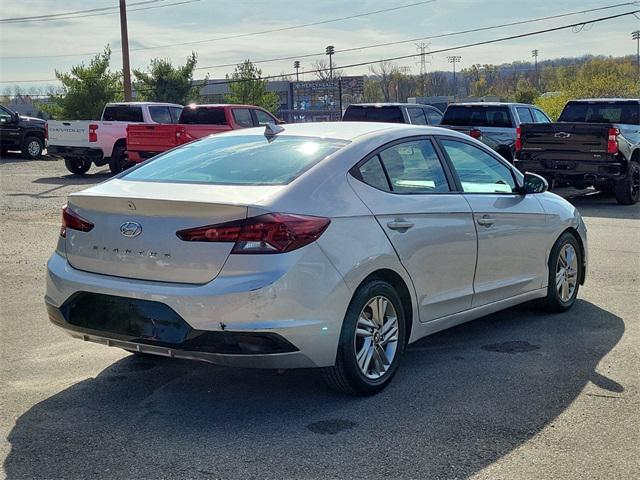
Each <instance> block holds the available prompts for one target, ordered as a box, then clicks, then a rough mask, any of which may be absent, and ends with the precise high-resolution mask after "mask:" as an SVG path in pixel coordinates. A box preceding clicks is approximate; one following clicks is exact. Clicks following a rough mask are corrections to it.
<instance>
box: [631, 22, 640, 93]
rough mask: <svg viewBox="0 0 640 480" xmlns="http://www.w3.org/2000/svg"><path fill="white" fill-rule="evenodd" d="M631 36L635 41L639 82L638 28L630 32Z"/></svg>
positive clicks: (639, 46) (639, 33) (639, 32)
mask: <svg viewBox="0 0 640 480" xmlns="http://www.w3.org/2000/svg"><path fill="white" fill-rule="evenodd" d="M631 38H632V39H633V40H635V41H636V69H637V70H638V82H640V30H636V31H635V32H631Z"/></svg>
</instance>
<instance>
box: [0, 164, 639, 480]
mask: <svg viewBox="0 0 640 480" xmlns="http://www.w3.org/2000/svg"><path fill="white" fill-rule="evenodd" d="M109 176H110V175H109V173H108V169H105V168H100V169H96V168H95V167H93V169H92V170H91V171H90V174H89V175H87V176H86V177H75V176H72V175H70V174H68V172H67V171H66V169H65V167H64V164H63V162H61V161H56V160H51V159H50V160H42V161H32V162H27V161H24V160H22V159H20V158H18V157H17V156H10V157H9V158H5V159H3V160H1V161H0V190H1V195H0V196H1V205H0V219H1V222H0V245H2V248H1V249H0V274H1V280H0V282H1V283H0V317H1V318H0V334H1V335H0V356H1V361H0V380H1V382H0V384H1V385H2V387H1V388H0V429H1V433H2V439H1V441H0V455H1V457H2V466H3V471H4V474H5V475H6V477H7V478H9V479H17V478H24V479H34V478H64V479H76V478H109V479H115V478H154V479H160V478H163V479H164V478H261V479H262V478H299V479H306V478H420V479H423V478H442V479H451V478H478V479H531V478H562V479H567V478H608V479H610V478H616V479H618V478H619V479H627V478H629V479H630V478H640V465H639V462H638V452H639V451H640V392H639V389H640V373H639V372H640V369H639V365H640V314H639V312H640V205H636V206H630V207H623V206H619V205H617V204H616V202H615V200H614V199H613V198H612V197H606V196H603V195H601V194H599V193H596V192H586V193H585V192H577V191H575V190H572V191H565V192H562V193H563V194H565V195H566V196H568V197H570V200H571V201H572V202H573V203H574V204H575V205H576V206H577V207H578V208H579V210H580V211H581V213H582V215H583V216H584V217H585V222H586V224H587V227H588V229H589V240H590V249H589V251H590V256H591V258H590V271H589V276H588V280H587V284H586V286H585V287H584V288H583V289H582V290H581V291H580V296H579V300H578V302H577V304H576V305H575V307H574V308H573V310H571V311H570V312H568V313H566V314H562V315H549V314H541V313H539V312H537V311H536V310H535V309H534V308H533V307H532V306H530V305H523V306H520V307H517V308H513V309H510V310H507V311H505V312H501V313H498V314H494V315H491V316H488V317H485V318H483V319H480V320H477V321H475V322H471V323H468V324H466V325H462V326H459V327H457V328H454V329H452V330H449V331H445V332H442V333H440V334H437V335H434V336H432V337H429V338H426V339H423V340H421V341H419V342H418V343H416V344H414V345H412V346H411V347H410V348H409V350H408V352H407V354H406V355H405V357H404V359H403V363H402V365H401V368H400V371H399V373H398V375H397V377H396V378H395V379H394V381H393V383H392V384H391V385H390V387H389V388H387V389H386V390H385V391H383V392H382V393H381V394H379V395H377V396H374V397H370V398H352V397H345V396H342V395H339V394H335V393H332V392H331V391H329V390H327V389H326V387H325V385H324V383H323V382H322V380H321V379H320V378H318V376H317V375H316V374H315V373H314V372H312V371H287V372H284V373H281V372H275V371H253V370H235V369H228V368H222V367H216V366H211V365H206V364H200V363H193V362H188V361H175V360H173V361H171V360H165V359H158V360H157V361H155V360H154V361H150V360H143V359H140V358H137V357H134V356H133V355H130V354H127V353H125V352H123V351H119V350H117V349H113V348H107V347H103V346H99V345H94V344H88V343H83V342H80V341H78V340H73V339H71V338H70V337H68V336H67V335H66V334H64V333H63V332H61V331H59V330H56V329H55V328H54V327H53V326H51V325H50V324H49V322H48V320H47V316H46V313H45V309H44V305H43V295H44V277H45V263H46V260H47V258H48V257H49V255H50V253H51V251H52V250H53V248H54V244H55V241H56V237H57V235H58V231H59V224H60V219H59V217H60V208H61V206H62V205H63V204H64V203H65V197H66V195H67V194H69V193H71V192H73V191H77V190H79V189H82V188H84V187H86V186H88V185H91V184H94V183H97V182H100V181H103V180H106V179H108V178H109Z"/></svg>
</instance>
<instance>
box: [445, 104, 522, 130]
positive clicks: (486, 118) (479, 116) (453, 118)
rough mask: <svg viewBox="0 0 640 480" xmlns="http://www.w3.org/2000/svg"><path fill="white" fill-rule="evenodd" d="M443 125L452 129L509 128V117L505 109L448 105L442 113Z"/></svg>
mask: <svg viewBox="0 0 640 480" xmlns="http://www.w3.org/2000/svg"><path fill="white" fill-rule="evenodd" d="M442 124H443V125H451V126H454V127H500V128H511V127H512V126H513V125H512V123H511V115H510V114H509V109H508V108H507V107H492V106H482V105H478V106H468V107H467V106H462V105H450V106H449V107H447V110H446V111H445V112H444V117H443V118H442Z"/></svg>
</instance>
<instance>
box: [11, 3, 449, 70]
mask: <svg viewBox="0 0 640 480" xmlns="http://www.w3.org/2000/svg"><path fill="white" fill-rule="evenodd" d="M191 1H199V0H191ZM435 1H437V0H425V1H422V2H416V3H410V4H407V5H400V6H397V7H389V8H384V9H382V10H375V11H372V12H365V13H358V14H354V15H348V16H345V17H339V18H331V19H328V20H320V21H317V22H312V23H304V24H301V25H292V26H288V27H281V28H274V29H271V30H262V31H258V32H250V33H240V34H235V35H229V36H225V37H217V38H210V39H206V40H193V41H190V42H181V43H170V44H165V45H153V46H150V47H138V48H132V49H131V51H132V52H133V51H141V50H153V49H157V48H167V47H179V46H185V45H195V44H199V43H211V42H218V41H221V40H231V39H235V38H245V37H252V36H255V35H265V34H267V33H276V32H284V31H289V30H296V29H300V28H306V27H313V26H317V25H325V24H328V23H335V22H341V21H344V20H351V19H354V18H360V17H366V16H370V15H376V14H379V13H388V12H392V11H396V10H402V9H405V8H410V7H415V6H418V5H425V4H427V3H434V2H435ZM156 8H159V7H156ZM96 53H97V52H90V53H89V52H87V53H73V54H60V55H33V56H12V57H0V58H2V59H17V58H54V57H83V56H87V55H95V54H96ZM322 55H324V53H323V54H322ZM288 60H290V59H288Z"/></svg>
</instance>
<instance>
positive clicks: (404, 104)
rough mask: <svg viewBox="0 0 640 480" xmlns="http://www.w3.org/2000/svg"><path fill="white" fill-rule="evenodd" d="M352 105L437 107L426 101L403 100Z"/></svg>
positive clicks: (352, 105) (355, 105) (354, 105)
mask: <svg viewBox="0 0 640 480" xmlns="http://www.w3.org/2000/svg"><path fill="white" fill-rule="evenodd" d="M349 106H350V107H429V108H436V107H434V106H433V105H426V104H424V103H402V102H381V103H352V104H351V105H349Z"/></svg>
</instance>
